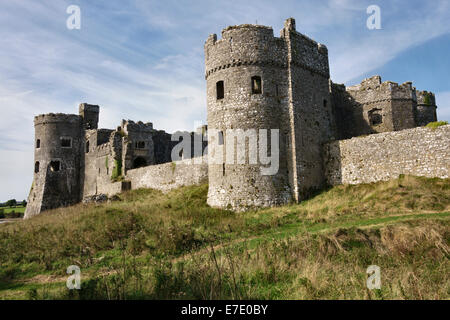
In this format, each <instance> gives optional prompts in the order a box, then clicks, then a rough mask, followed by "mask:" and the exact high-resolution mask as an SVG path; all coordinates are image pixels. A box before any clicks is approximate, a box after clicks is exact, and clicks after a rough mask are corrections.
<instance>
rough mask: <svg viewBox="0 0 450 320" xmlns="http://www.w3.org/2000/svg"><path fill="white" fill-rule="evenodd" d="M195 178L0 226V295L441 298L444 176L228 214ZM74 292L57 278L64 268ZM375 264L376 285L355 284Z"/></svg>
mask: <svg viewBox="0 0 450 320" xmlns="http://www.w3.org/2000/svg"><path fill="white" fill-rule="evenodd" d="M207 188H208V187H207V185H201V186H193V187H184V188H180V189H176V190H173V191H171V192H169V193H168V194H163V193H161V192H159V191H155V190H143V189H141V190H133V191H130V192H126V193H124V194H122V195H120V200H119V201H115V202H111V203H105V204H80V205H77V206H74V207H70V208H65V209H57V210H53V211H50V212H46V213H44V214H41V215H39V216H37V217H35V218H33V219H30V220H24V221H19V222H15V223H12V224H9V225H0V298H3V299H20V298H24V299H31V298H38V299H55V298H56V299H135V298H136V299H137V298H145V299H448V298H449V297H450V294H449V292H450V286H449V283H450V281H449V278H448V274H449V272H448V271H449V270H450V263H449V257H450V255H449V254H450V229H449V216H450V180H449V179H427V178H419V177H410V176H406V177H404V176H402V177H401V178H400V179H397V180H393V181H389V182H380V183H373V184H365V185H357V186H337V187H333V188H331V189H329V190H326V191H323V192H322V193H320V194H319V195H317V196H316V197H314V198H312V199H309V200H308V201H304V202H302V203H300V204H292V205H287V206H283V207H278V208H268V209H262V210H253V211H250V212H245V213H234V212H231V211H227V210H219V209H212V208H210V207H208V206H207V205H206V196H207ZM72 264H76V265H78V266H80V267H81V270H82V281H83V282H82V290H81V291H69V290H67V289H66V288H65V281H66V279H67V275H66V273H65V271H66V268H67V267H68V266H69V265H72ZM372 264H376V265H378V266H380V268H381V272H382V284H383V287H382V289H381V291H377V292H374V291H370V290H368V289H367V288H366V287H365V279H366V274H365V270H366V268H367V267H368V266H369V265H372Z"/></svg>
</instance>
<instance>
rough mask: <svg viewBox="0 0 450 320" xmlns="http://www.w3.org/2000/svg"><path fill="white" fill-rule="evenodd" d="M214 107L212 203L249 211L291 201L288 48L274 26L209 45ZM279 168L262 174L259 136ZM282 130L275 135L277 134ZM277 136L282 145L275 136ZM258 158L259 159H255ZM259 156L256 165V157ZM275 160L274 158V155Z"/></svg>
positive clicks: (242, 29) (245, 29) (251, 28)
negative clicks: (266, 143)
mask: <svg viewBox="0 0 450 320" xmlns="http://www.w3.org/2000/svg"><path fill="white" fill-rule="evenodd" d="M205 64H206V82H207V110H208V170H209V171H208V175H209V191H208V204H209V205H211V206H213V207H221V208H229V209H234V210H243V209H246V208H249V207H264V206H273V205H278V204H283V203H286V202H288V201H290V199H291V192H290V188H289V181H288V180H289V178H288V176H289V174H288V170H287V159H286V147H287V143H286V140H287V139H286V135H287V134H288V132H289V126H288V123H289V118H288V108H287V106H288V100H289V99H288V90H289V88H288V87H289V85H288V83H289V80H288V77H289V75H288V72H287V48H286V43H285V41H283V40H282V39H280V38H275V37H274V35H273V30H272V28H270V27H266V26H259V25H239V26H232V27H228V28H226V29H224V30H223V31H222V39H220V40H217V36H216V35H215V34H214V35H210V36H209V38H208V40H207V41H206V43H205ZM264 129H265V130H267V135H266V137H267V141H268V146H267V147H268V149H269V150H270V152H269V153H267V152H266V153H265V154H266V155H268V154H270V155H271V156H272V157H276V158H277V161H278V165H276V164H274V163H273V162H274V161H272V165H273V166H276V168H275V169H276V170H275V171H273V170H272V172H270V173H265V174H264V173H262V171H261V168H262V167H265V168H267V167H268V166H269V165H267V162H264V161H262V160H263V159H262V158H261V151H262V150H261V143H262V142H263V140H262V139H261V135H264V134H265V132H264V131H261V130H264ZM274 129H275V130H278V132H275V130H274ZM276 133H278V139H276V143H277V144H278V146H279V148H276V146H275V145H272V143H271V135H272V136H273V135H274V134H276ZM252 159H253V160H252ZM255 159H256V160H255ZM273 159H275V158H273Z"/></svg>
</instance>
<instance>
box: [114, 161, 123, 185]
mask: <svg viewBox="0 0 450 320" xmlns="http://www.w3.org/2000/svg"><path fill="white" fill-rule="evenodd" d="M122 178H123V177H122V160H114V169H113V171H112V175H111V180H113V181H120V180H121V179H122Z"/></svg>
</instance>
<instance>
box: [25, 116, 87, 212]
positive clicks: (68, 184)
mask: <svg viewBox="0 0 450 320" xmlns="http://www.w3.org/2000/svg"><path fill="white" fill-rule="evenodd" d="M82 125H83V121H82V117H80V116H78V115H67V114H53V113H50V114H45V115H39V116H37V117H35V119H34V127H35V142H34V143H35V144H34V148H35V152H34V158H35V162H34V179H33V184H32V187H31V190H30V194H29V196H28V204H27V207H26V211H25V218H30V217H32V216H34V215H36V214H39V213H40V212H41V211H44V210H48V209H52V208H57V207H61V206H68V205H72V204H75V203H77V202H79V201H80V167H81V155H82V153H81V151H82V149H81V145H82V144H83V140H82V132H83V128H82Z"/></svg>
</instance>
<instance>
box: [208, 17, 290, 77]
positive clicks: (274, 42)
mask: <svg viewBox="0 0 450 320" xmlns="http://www.w3.org/2000/svg"><path fill="white" fill-rule="evenodd" d="M204 49H205V63H206V75H205V76H206V77H208V76H209V75H210V74H211V73H213V72H216V71H218V70H223V69H227V68H230V67H240V66H247V65H257V66H265V65H268V66H276V67H281V68H285V67H287V48H286V43H285V42H284V41H283V39H280V38H276V37H274V34H273V29H272V28H271V27H266V26H260V25H251V24H243V25H238V26H230V27H228V28H225V29H223V31H222V39H220V40H217V35H216V34H213V35H210V36H209V37H208V39H207V40H206V42H205V47H204Z"/></svg>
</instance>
